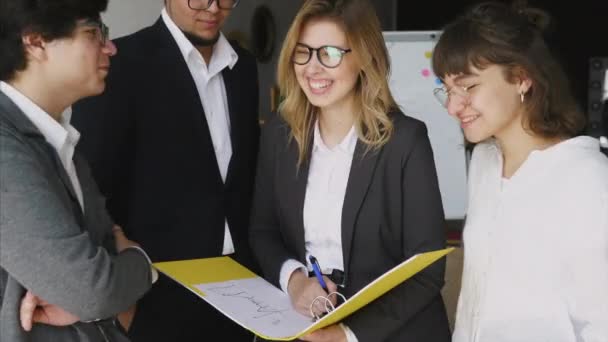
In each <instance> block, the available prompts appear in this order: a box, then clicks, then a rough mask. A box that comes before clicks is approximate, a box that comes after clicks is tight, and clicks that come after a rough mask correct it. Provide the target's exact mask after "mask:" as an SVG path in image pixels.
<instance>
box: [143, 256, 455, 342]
mask: <svg viewBox="0 0 608 342" xmlns="http://www.w3.org/2000/svg"><path fill="white" fill-rule="evenodd" d="M453 249H454V248H446V249H442V250H437V251H432V252H426V253H420V254H417V255H414V256H413V257H411V258H409V259H408V260H406V261H404V262H402V263H401V264H399V265H397V266H395V267H394V268H392V269H391V270H389V271H387V272H386V273H384V274H383V275H382V276H380V277H378V278H377V279H376V280H374V281H373V282H371V283H370V284H368V285H367V286H366V287H364V288H362V289H361V290H359V292H357V293H356V294H354V295H353V296H352V297H351V298H349V299H348V300H347V301H346V302H344V303H343V304H341V305H340V306H338V307H337V308H335V310H333V311H331V312H330V313H328V314H327V315H325V316H323V318H321V319H319V320H316V321H313V320H312V319H311V317H307V316H305V315H302V314H300V313H298V312H296V311H295V309H294V308H293V307H292V306H291V302H290V299H289V297H288V296H287V294H285V293H284V292H283V291H281V290H280V289H278V288H276V287H274V286H273V285H272V284H270V283H269V282H267V281H266V280H264V279H263V278H261V277H259V276H258V275H256V274H255V273H253V272H251V271H250V270H248V269H247V268H246V267H244V266H242V265H241V264H239V263H238V262H236V261H234V260H233V259H232V258H230V257H216V258H205V259H193V260H182V261H170V262H159V263H155V264H153V266H154V267H155V268H156V269H158V270H159V271H160V272H162V273H164V274H165V275H167V276H168V277H169V278H172V279H173V280H175V281H177V282H178V283H180V284H181V285H183V286H184V287H186V288H187V289H189V290H190V291H192V292H194V293H195V294H197V295H198V296H200V297H201V298H203V299H204V300H205V301H207V302H208V303H209V304H211V305H213V306H214V307H215V308H216V309H218V310H219V311H220V312H222V313H223V314H225V315H226V316H228V317H230V318H231V319H232V320H234V321H235V322H236V323H238V324H239V325H241V326H243V327H244V328H246V329H248V330H250V331H251V332H253V333H254V334H256V335H258V336H260V337H262V338H264V339H267V340H276V341H290V340H294V339H296V338H298V337H300V336H303V335H306V334H308V333H311V332H313V331H315V330H317V329H320V328H323V327H326V326H329V325H331V324H334V323H337V322H340V321H341V320H342V319H344V318H345V317H347V316H348V315H350V314H352V313H353V312H355V311H357V310H359V309H360V308H362V307H364V306H365V305H367V304H368V303H370V302H372V301H373V300H374V299H376V298H378V297H380V296H382V295H383V294H384V293H386V292H387V291H389V290H390V289H392V288H394V287H395V286H397V285H399V284H400V283H402V282H404V281H406V280H407V279H409V278H411V277H412V276H413V275H415V274H416V273H418V272H420V271H421V270H423V269H424V268H426V267H427V266H429V265H431V264H432V263H434V262H435V261H437V260H439V259H440V258H441V257H443V256H445V255H447V254H448V253H450V252H451V251H452V250H453Z"/></svg>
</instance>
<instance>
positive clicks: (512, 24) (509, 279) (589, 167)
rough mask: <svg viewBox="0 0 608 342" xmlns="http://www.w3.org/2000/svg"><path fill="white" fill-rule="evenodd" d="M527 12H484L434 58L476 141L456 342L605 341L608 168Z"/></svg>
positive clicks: (468, 18) (490, 8) (442, 92)
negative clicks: (584, 131)
mask: <svg viewBox="0 0 608 342" xmlns="http://www.w3.org/2000/svg"><path fill="white" fill-rule="evenodd" d="M527 13H528V11H527V10H526V9H512V8H510V7H508V6H507V5H504V4H501V3H492V2H490V3H483V4H479V5H477V6H475V7H473V8H472V9H470V10H469V11H468V12H466V14H464V15H463V16H461V17H459V18H458V19H456V20H455V21H453V22H452V23H450V24H448V25H447V26H446V27H445V29H444V31H443V34H442V35H441V37H440V39H439V42H438V43H437V45H436V47H435V51H434V54H433V68H434V71H435V73H436V75H438V76H439V77H440V78H441V79H442V80H443V83H444V88H439V89H436V90H435V95H436V96H437V98H438V99H439V100H440V101H441V103H442V104H443V105H444V106H445V107H446V108H447V111H448V113H449V114H450V115H452V116H453V117H454V118H455V119H457V120H459V121H460V123H461V127H462V129H463V131H464V135H465V137H466V139H467V140H468V141H469V142H472V143H476V146H475V147H474V151H473V155H472V159H471V163H470V167H469V200H468V203H469V204H468V213H467V218H466V224H465V228H464V251H465V253H464V255H465V259H464V270H463V278H462V288H461V292H460V297H459V302H458V309H457V314H456V326H455V331H454V335H453V338H454V341H456V342H465V341H466V342H470V341H484V342H485V341H492V342H501V341H505V342H511V341H551V342H577V341H586V342H591V341H597V342H599V341H608V159H607V158H606V157H605V156H604V155H602V154H601V153H600V150H599V143H598V141H597V140H596V139H593V138H591V137H586V136H578V135H579V134H580V131H581V130H582V129H583V128H584V126H585V117H584V115H583V114H582V113H581V112H580V111H579V110H578V109H577V108H576V105H575V102H574V99H573V97H572V94H571V92H570V89H569V85H568V82H567V80H566V77H565V75H564V72H563V71H562V69H561V67H560V66H559V64H558V63H557V62H556V59H555V57H554V56H553V55H552V54H551V52H550V50H549V48H548V47H547V45H546V43H545V41H544V40H543V35H542V31H541V30H540V29H539V28H538V27H537V26H536V25H535V24H534V22H533V21H531V20H529V16H528V15H527ZM534 13H535V14H537V13H538V11H535V12H534Z"/></svg>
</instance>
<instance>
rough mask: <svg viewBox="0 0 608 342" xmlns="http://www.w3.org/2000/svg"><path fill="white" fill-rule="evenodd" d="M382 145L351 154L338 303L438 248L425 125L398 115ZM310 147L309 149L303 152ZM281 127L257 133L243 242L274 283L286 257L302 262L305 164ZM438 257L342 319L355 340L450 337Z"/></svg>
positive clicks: (435, 190)
mask: <svg viewBox="0 0 608 342" xmlns="http://www.w3.org/2000/svg"><path fill="white" fill-rule="evenodd" d="M390 117H391V118H392V121H393V123H394V126H395V130H394V133H393V136H392V137H391V139H390V140H389V141H388V143H386V144H385V145H384V146H383V147H382V148H381V149H379V150H376V151H373V150H372V151H370V152H367V153H365V150H366V148H365V145H364V144H363V143H362V142H361V141H359V142H358V143H357V146H356V148H355V153H354V156H353V162H352V166H351V171H350V175H349V179H348V185H347V189H346V195H345V199H344V206H343V209H342V226H341V227H340V228H341V230H342V248H343V250H342V253H343V257H344V266H345V270H344V272H345V284H346V286H345V288H344V291H343V293H344V294H345V295H346V297H350V296H352V295H353V294H354V293H356V292H357V291H358V290H360V289H361V288H363V287H364V286H365V285H367V284H368V283H370V282H371V281H373V280H374V279H376V278H377V277H379V276H380V275H382V274H383V273H384V272H386V271H388V270H389V269H390V268H392V267H394V266H396V265H397V264H399V263H400V262H402V261H404V260H406V259H408V258H409V257H411V256H412V255H414V254H416V253H420V252H425V251H430V250H435V249H441V248H444V247H445V234H444V232H445V224H444V215H443V208H442V203H441V196H440V192H439V187H438V184H437V175H436V171H435V164H434V161H433V152H432V150H431V146H430V143H429V139H428V137H427V130H426V126H425V125H424V124H423V123H422V122H420V121H418V120H415V119H412V118H409V117H406V116H404V115H403V114H402V113H399V112H397V113H392V114H391V115H390ZM309 151H310V149H309ZM297 159H298V151H297V146H296V142H295V140H290V138H289V128H288V126H287V125H286V124H285V122H284V121H281V120H280V119H276V118H275V119H274V120H272V121H270V122H269V123H268V124H267V125H265V127H264V128H263V131H262V140H261V144H260V152H259V159H258V171H257V172H258V174H257V177H256V188H255V196H254V209H253V212H252V222H251V232H250V238H251V243H252V248H253V251H254V254H255V255H256V257H257V258H258V261H259V263H260V265H261V267H262V270H263V272H264V275H265V277H266V278H267V279H268V280H269V281H271V282H273V283H274V284H275V285H277V286H279V273H280V269H281V266H282V265H283V263H284V262H285V261H286V260H287V259H290V258H292V259H296V260H299V261H300V262H302V263H305V246H304V226H303V217H302V212H303V207H304V197H305V193H306V183H307V179H308V165H307V164H304V165H302V166H301V167H300V169H298V167H297ZM444 270H445V260H441V261H439V262H437V263H435V264H433V265H432V266H430V267H429V268H427V269H426V270H424V271H422V272H421V273H419V274H418V275H416V276H414V277H413V278H412V279H410V280H408V281H406V282H405V283H403V284H400V285H399V286H397V287H396V288H394V289H393V290H391V291H389V292H388V293H387V294H385V295H384V296H382V297H381V298H379V299H378V300H376V301H374V302H373V303H371V304H369V305H367V306H366V307H365V308H363V309H361V310H359V311H358V312H356V313H355V314H353V315H352V316H350V317H348V318H346V319H345V321H344V323H345V324H346V325H348V326H349V327H350V328H351V329H352V330H353V332H354V333H355V335H356V336H357V338H358V340H359V341H360V342H366V341H373V342H378V341H433V342H434V341H449V340H450V330H449V325H448V320H447V316H446V312H445V308H444V305H443V300H442V298H441V294H440V290H441V288H442V286H443V283H444Z"/></svg>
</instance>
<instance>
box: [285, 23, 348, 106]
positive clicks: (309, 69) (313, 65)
mask: <svg viewBox="0 0 608 342" xmlns="http://www.w3.org/2000/svg"><path fill="white" fill-rule="evenodd" d="M298 43H299V44H302V45H303V46H308V47H311V48H319V47H322V46H334V47H338V48H340V49H342V50H348V49H349V46H348V42H347V39H346V34H345V33H344V30H343V29H342V27H341V26H340V25H338V24H337V23H336V22H334V21H332V20H329V19H311V20H310V21H308V22H307V23H306V24H304V25H303V26H302V30H301V32H300V37H299V39H298ZM295 53H307V52H306V49H303V50H302V47H301V46H300V47H296V49H295V51H294V54H295ZM293 66H294V71H295V74H296V78H297V80H298V84H299V85H300V87H301V88H302V90H303V91H304V93H305V94H306V97H307V99H308V101H310V103H311V104H312V105H313V106H316V107H318V108H320V109H321V112H324V111H328V110H340V111H349V113H352V112H353V103H354V96H355V92H356V89H355V87H356V85H357V80H358V77H359V71H360V68H359V66H358V65H357V63H356V61H355V57H354V56H353V54H352V53H346V54H344V55H343V57H342V62H341V63H340V64H339V65H338V66H337V67H335V68H328V67H326V66H324V65H323V64H321V63H320V62H319V59H318V58H317V53H316V51H313V55H312V56H311V58H310V60H309V61H308V63H306V64H304V65H298V64H295V63H294V65H293Z"/></svg>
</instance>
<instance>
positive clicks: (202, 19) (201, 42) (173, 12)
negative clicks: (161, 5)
mask: <svg viewBox="0 0 608 342" xmlns="http://www.w3.org/2000/svg"><path fill="white" fill-rule="evenodd" d="M199 2H200V3H203V4H205V5H206V3H207V1H206V0H205V1H200V0H199V1H196V3H199ZM217 3H218V2H217V1H214V2H213V3H212V4H211V6H209V8H207V9H204V10H193V9H191V8H190V7H189V6H188V0H167V1H166V2H165V6H166V8H167V13H168V14H169V16H170V17H171V19H172V20H173V22H175V24H176V25H177V27H179V28H180V30H182V31H183V32H184V33H185V34H186V36H187V37H188V38H189V39H190V40H191V41H193V44H194V45H197V46H208V45H213V44H215V42H216V41H217V39H218V38H219V35H220V30H221V29H222V26H223V25H224V21H226V18H228V15H229V14H230V12H231V11H232V10H231V9H221V8H219V7H218V4H217Z"/></svg>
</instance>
